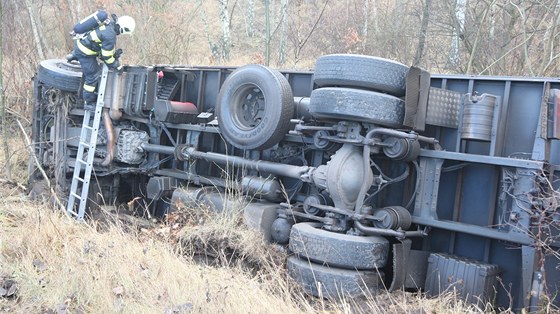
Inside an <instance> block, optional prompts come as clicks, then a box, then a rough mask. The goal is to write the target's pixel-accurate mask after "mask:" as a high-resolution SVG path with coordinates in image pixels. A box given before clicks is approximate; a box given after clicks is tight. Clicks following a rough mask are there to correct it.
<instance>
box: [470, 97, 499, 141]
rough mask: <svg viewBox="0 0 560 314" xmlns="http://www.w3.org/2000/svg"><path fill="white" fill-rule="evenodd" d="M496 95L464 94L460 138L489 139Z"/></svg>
mask: <svg viewBox="0 0 560 314" xmlns="http://www.w3.org/2000/svg"><path fill="white" fill-rule="evenodd" d="M496 98H497V97H496V96H494V95H491V94H486V93H485V94H482V95H471V94H467V95H466V96H465V101H464V107H463V120H462V121H463V124H462V127H461V138H462V139H464V140H480V141H490V140H491V137H492V121H493V119H494V106H495V105H496Z"/></svg>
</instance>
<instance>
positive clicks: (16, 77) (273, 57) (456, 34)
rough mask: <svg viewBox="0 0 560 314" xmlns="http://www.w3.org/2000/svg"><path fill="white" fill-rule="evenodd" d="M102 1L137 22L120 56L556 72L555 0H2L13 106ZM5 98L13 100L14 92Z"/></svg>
mask: <svg viewBox="0 0 560 314" xmlns="http://www.w3.org/2000/svg"><path fill="white" fill-rule="evenodd" d="M99 8H103V9H106V10H107V11H108V12H111V13H116V14H117V15H125V14H126V15H131V16H133V17H134V18H135V19H136V21H137V29H136V32H135V34H134V35H133V36H132V37H130V38H123V37H124V36H122V37H120V38H119V46H121V47H122V48H124V50H125V55H124V56H123V62H124V63H128V64H143V65H151V64H161V63H165V64H187V65H188V64H196V65H212V64H228V65H241V64H246V63H262V64H269V65H270V66H272V67H277V68H303V69H309V68H312V67H313V64H314V60H315V59H316V58H317V57H318V56H320V55H323V54H329V53H358V54H368V55H374V56H379V57H385V58H389V59H394V60H397V61H399V62H401V63H404V64H407V65H417V66H420V67H422V68H425V69H428V70H429V71H431V72H433V73H463V74H475V75H478V74H483V75H523V76H552V77H555V76H558V73H559V72H560V71H559V70H560V62H559V57H560V38H559V35H560V0H447V1H434V0H392V1H391V0H207V1H202V0H117V1H107V0H104V1H83V0H1V13H2V45H1V47H2V52H3V60H2V61H3V62H2V66H3V68H2V74H3V76H4V84H3V85H2V90H3V91H4V92H5V95H6V96H7V97H8V100H9V101H8V104H9V105H10V106H12V107H13V106H15V107H14V109H15V108H17V109H20V108H21V107H18V106H17V103H19V104H20V105H22V101H23V103H25V100H24V99H25V98H26V97H28V96H29V91H30V81H31V77H32V76H33V75H34V72H35V69H36V67H37V63H38V62H39V61H40V60H42V59H46V58H61V57H63V56H64V55H65V54H67V53H68V52H69V51H70V50H71V49H72V39H71V37H70V36H69V35H68V33H69V31H70V30H71V29H72V27H73V25H74V23H76V21H78V20H80V19H81V18H84V17H85V16H87V15H89V14H91V13H92V12H94V11H95V10H96V9H99ZM14 101H15V102H14Z"/></svg>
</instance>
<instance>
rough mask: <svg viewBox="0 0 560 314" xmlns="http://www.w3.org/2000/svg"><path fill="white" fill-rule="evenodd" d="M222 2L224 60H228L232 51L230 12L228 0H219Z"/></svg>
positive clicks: (221, 20)
mask: <svg viewBox="0 0 560 314" xmlns="http://www.w3.org/2000/svg"><path fill="white" fill-rule="evenodd" d="M219 2H220V23H221V25H222V38H221V41H220V42H221V46H222V55H221V56H222V60H224V61H228V60H229V56H230V51H231V35H230V24H229V14H228V0H219Z"/></svg>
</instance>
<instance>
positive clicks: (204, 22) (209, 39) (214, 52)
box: [197, 0, 220, 60]
mask: <svg viewBox="0 0 560 314" xmlns="http://www.w3.org/2000/svg"><path fill="white" fill-rule="evenodd" d="M197 4H198V7H199V15H200V19H201V20H202V25H203V27H204V35H205V37H206V41H207V43H208V47H209V48H210V52H211V53H212V59H214V60H219V59H220V51H219V48H218V45H216V43H215V42H214V41H213V40H212V37H211V36H210V27H209V25H208V17H207V16H206V10H204V6H203V5H202V0H197Z"/></svg>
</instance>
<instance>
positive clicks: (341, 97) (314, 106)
mask: <svg viewBox="0 0 560 314" xmlns="http://www.w3.org/2000/svg"><path fill="white" fill-rule="evenodd" d="M309 112H310V113H311V114H312V115H313V116H314V117H316V118H326V119H337V120H340V119H348V120H355V121H361V122H367V123H373V124H378V125H381V126H387V127H396V128H399V127H402V123H403V120H404V101H403V100H401V99H399V98H397V97H394V96H390V95H387V94H382V93H377V92H373V91H367V90H361V89H352V88H337V87H324V88H319V89H316V90H314V91H313V92H311V99H310V104H309Z"/></svg>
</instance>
